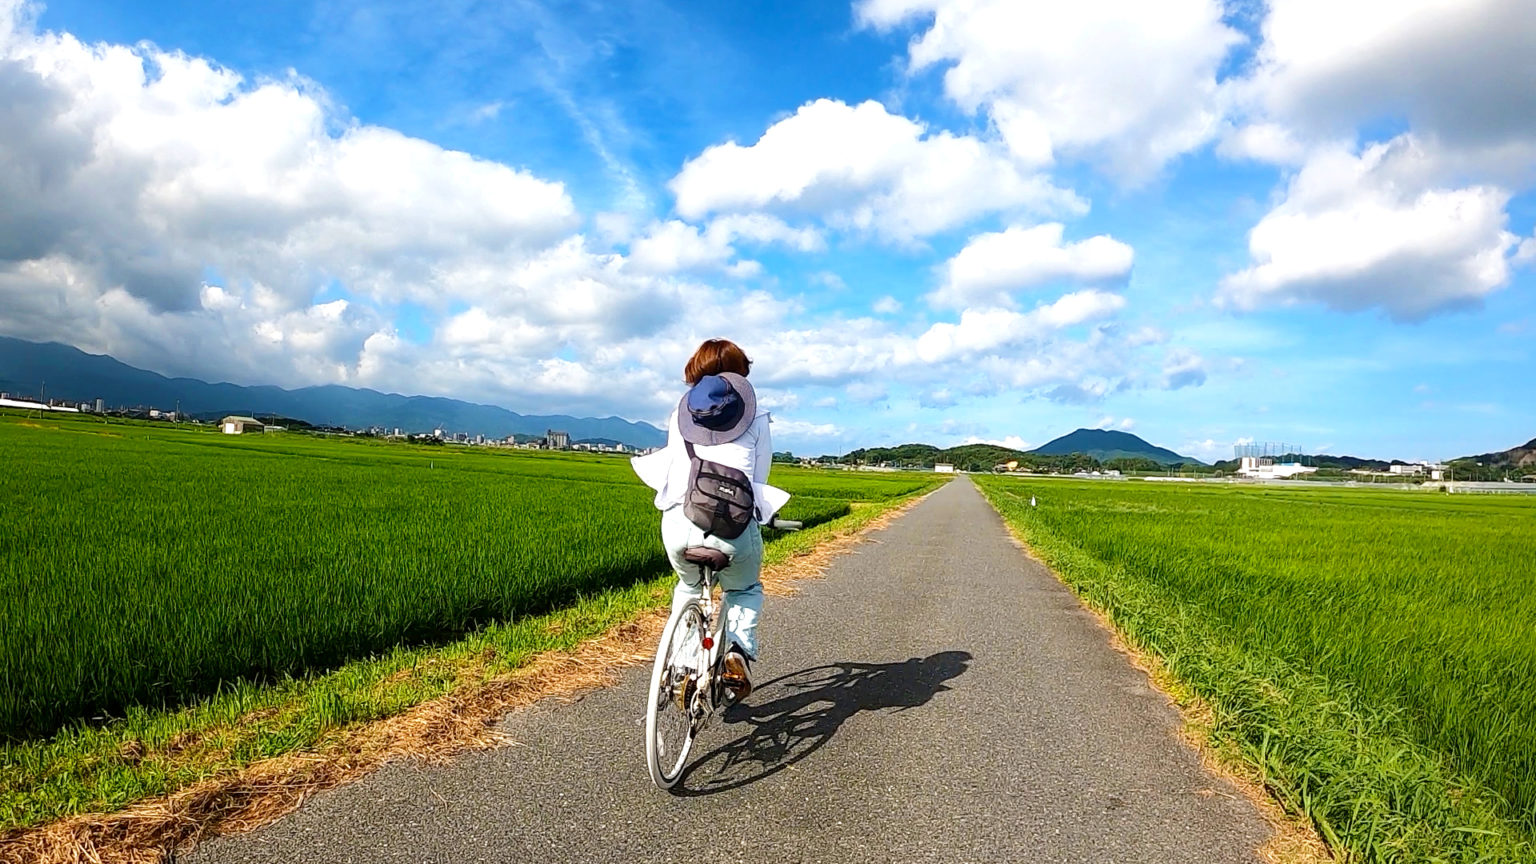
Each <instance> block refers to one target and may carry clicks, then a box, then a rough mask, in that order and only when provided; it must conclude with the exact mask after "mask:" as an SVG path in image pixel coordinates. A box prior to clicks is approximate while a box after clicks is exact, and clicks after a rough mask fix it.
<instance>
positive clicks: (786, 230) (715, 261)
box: [629, 213, 826, 277]
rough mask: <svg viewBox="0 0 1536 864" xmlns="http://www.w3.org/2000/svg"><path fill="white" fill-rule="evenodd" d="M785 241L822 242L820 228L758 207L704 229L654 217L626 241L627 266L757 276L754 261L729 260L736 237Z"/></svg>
mask: <svg viewBox="0 0 1536 864" xmlns="http://www.w3.org/2000/svg"><path fill="white" fill-rule="evenodd" d="M738 240H744V241H746V242H749V243H755V244H758V245H768V244H774V243H778V244H783V245H785V246H788V247H789V248H791V249H795V250H797V251H800V252H817V251H821V250H822V249H825V248H826V242H825V241H824V240H823V239H822V237H821V234H820V233H819V232H817V231H815V230H814V229H810V228H791V227H790V226H789V225H786V224H785V223H784V222H783V221H782V220H780V219H775V218H773V217H772V216H767V215H764V214H761V213H751V214H735V215H731V216H723V217H721V218H719V219H716V220H714V221H713V222H711V223H709V225H708V226H706V227H705V228H703V229H702V230H701V229H700V228H698V227H697V226H694V225H690V224H688V223H686V222H681V221H679V220H677V219H670V220H668V221H666V222H658V223H653V224H652V225H651V227H650V229H649V231H648V233H646V234H645V236H643V237H637V238H635V239H633V240H631V241H630V244H629V266H630V267H632V268H634V269H635V270H637V271H639V272H641V273H653V274H661V273H680V272H688V271H697V270H717V271H722V272H725V273H728V274H730V275H732V276H738V277H748V276H756V275H758V273H759V272H760V271H761V269H762V265H760V264H759V263H758V262H756V261H734V262H733V261H732V260H731V259H733V258H734V257H735V256H736V248H735V245H734V244H735V243H736V242H737V241H738Z"/></svg>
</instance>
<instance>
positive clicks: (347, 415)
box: [0, 336, 666, 447]
mask: <svg viewBox="0 0 1536 864" xmlns="http://www.w3.org/2000/svg"><path fill="white" fill-rule="evenodd" d="M45 380H46V381H47V382H48V384H47V394H46V395H47V396H49V397H53V398H63V399H69V400H71V401H77V402H89V401H94V400H95V399H97V398H101V399H104V400H106V402H107V404H109V405H112V406H122V405H128V406H154V407H157V408H162V409H169V408H172V407H175V405H176V404H177V403H178V402H179V403H180V407H181V410H182V411H184V412H186V413H188V414H198V415H208V414H253V413H261V414H280V415H283V416H285V417H293V418H296V419H301V420H304V421H306V422H309V423H313V424H315V425H317V426H345V427H349V428H366V427H370V426H381V427H384V428H387V429H393V428H396V427H398V428H399V429H400V430H401V431H403V432H411V433H415V432H430V431H432V430H433V429H436V428H444V429H447V430H449V431H451V432H465V433H468V434H470V435H487V436H491V437H495V438H503V437H506V436H507V435H511V434H522V435H543V434H544V432H545V430H547V429H558V430H560V431H563V432H568V433H570V436H571V440H573V441H577V440H583V439H594V438H602V439H609V440H614V441H622V442H624V443H625V444H630V445H633V446H638V447H657V446H660V445H662V444H664V443H666V434H665V433H664V432H663V431H662V430H660V429H658V428H656V427H655V426H652V425H651V424H649V423H641V422H636V421H631V420H625V419H623V418H621V417H614V416H609V417H601V418H595V417H573V416H570V415H568V414H544V415H541V414H519V413H517V412H515V411H510V410H508V409H506V408H501V407H499V406H496V405H486V404H482V403H475V402H467V401H464V400H460V399H450V398H448V397H445V396H421V395H414V396H407V395H404V394H401V393H384V392H381V391H378V390H373V389H370V388H360V387H346V386H343V385H340V384H321V385H315V386H310V387H300V388H297V389H294V390H287V389H284V388H282V387H277V386H275V385H271V384H259V385H252V386H246V385H241V384H231V383H228V382H217V383H210V382H207V381H203V380H200V379H197V378H185V377H177V378H171V377H168V376H165V375H161V374H159V373H158V372H151V371H149V370H146V369H140V368H138V367H136V366H130V365H128V364H127V363H124V362H122V361H121V360H118V359H116V358H114V357H111V356H109V355H105V354H89V353H86V352H84V351H81V350H80V349H78V348H75V347H73V346H70V345H65V344H62V343H59V342H28V341H26V340H24V339H15V338H12V337H6V336H0V390H5V391H8V392H12V393H15V394H18V395H20V394H25V395H28V396H35V395H37V388H39V387H40V385H41V382H43V381H45Z"/></svg>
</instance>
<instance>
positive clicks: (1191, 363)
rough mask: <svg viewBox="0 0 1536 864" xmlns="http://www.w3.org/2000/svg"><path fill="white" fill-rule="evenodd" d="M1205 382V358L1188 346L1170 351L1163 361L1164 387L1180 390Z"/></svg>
mask: <svg viewBox="0 0 1536 864" xmlns="http://www.w3.org/2000/svg"><path fill="white" fill-rule="evenodd" d="M1204 383H1205V358H1203V357H1201V356H1200V355H1199V354H1196V353H1195V352H1193V351H1190V350H1189V349H1187V348H1179V349H1175V350H1173V351H1171V352H1169V354H1168V356H1167V358H1166V359H1165V360H1164V361H1163V389H1165V390H1179V389H1182V388H1184V387H1199V386H1200V385H1201V384H1204Z"/></svg>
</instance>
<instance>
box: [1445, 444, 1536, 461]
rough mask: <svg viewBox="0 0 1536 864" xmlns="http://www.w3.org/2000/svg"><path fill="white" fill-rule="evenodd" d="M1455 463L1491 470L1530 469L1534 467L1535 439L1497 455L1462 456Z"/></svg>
mask: <svg viewBox="0 0 1536 864" xmlns="http://www.w3.org/2000/svg"><path fill="white" fill-rule="evenodd" d="M1454 461H1456V462H1463V461H1466V462H1477V463H1480V464H1483V465H1487V466H1489V467H1492V468H1530V467H1536V438H1532V439H1531V440H1529V441H1527V442H1525V443H1524V444H1522V445H1520V446H1519V447H1511V448H1509V449H1508V450H1501V451H1499V452H1498V453H1479V454H1478V455H1476V456H1463V457H1462V458H1461V459H1456V460H1454Z"/></svg>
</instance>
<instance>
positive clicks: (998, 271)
mask: <svg viewBox="0 0 1536 864" xmlns="http://www.w3.org/2000/svg"><path fill="white" fill-rule="evenodd" d="M1063 231H1064V228H1063V226H1062V225H1061V224H1060V223H1058V222H1050V223H1046V224H1044V225H1037V226H1035V227H1033V228H1021V227H1013V228H1009V229H1008V230H1006V231H1002V232H999V233H992V234H978V235H976V236H975V237H972V238H971V239H970V242H968V243H966V244H965V248H964V249H961V250H960V252H959V253H958V254H956V255H955V257H953V258H951V259H949V261H948V262H947V263H946V264H945V265H944V272H945V274H946V275H945V280H944V285H943V287H941V288H939V290H937V291H935V292H933V293H932V294H930V295H928V300H929V302H931V303H932V304H933V305H935V306H942V307H952V308H964V307H966V306H979V305H992V306H1008V307H1011V306H1013V292H1015V291H1017V290H1019V289H1022V288H1028V287H1031V286H1035V285H1041V284H1044V283H1048V282H1053V281H1057V280H1070V281H1075V282H1108V281H1116V280H1123V279H1124V278H1125V277H1126V276H1127V275H1128V274H1129V273H1130V271H1131V262H1132V260H1133V258H1134V252H1133V251H1132V250H1131V247H1129V246H1127V245H1126V244H1124V243H1121V242H1120V241H1118V240H1115V239H1114V238H1112V237H1109V236H1108V235H1104V234H1100V235H1098V236H1095V237H1090V238H1088V239H1087V240H1082V241H1079V242H1077V243H1065V244H1064V243H1062V233H1063Z"/></svg>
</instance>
